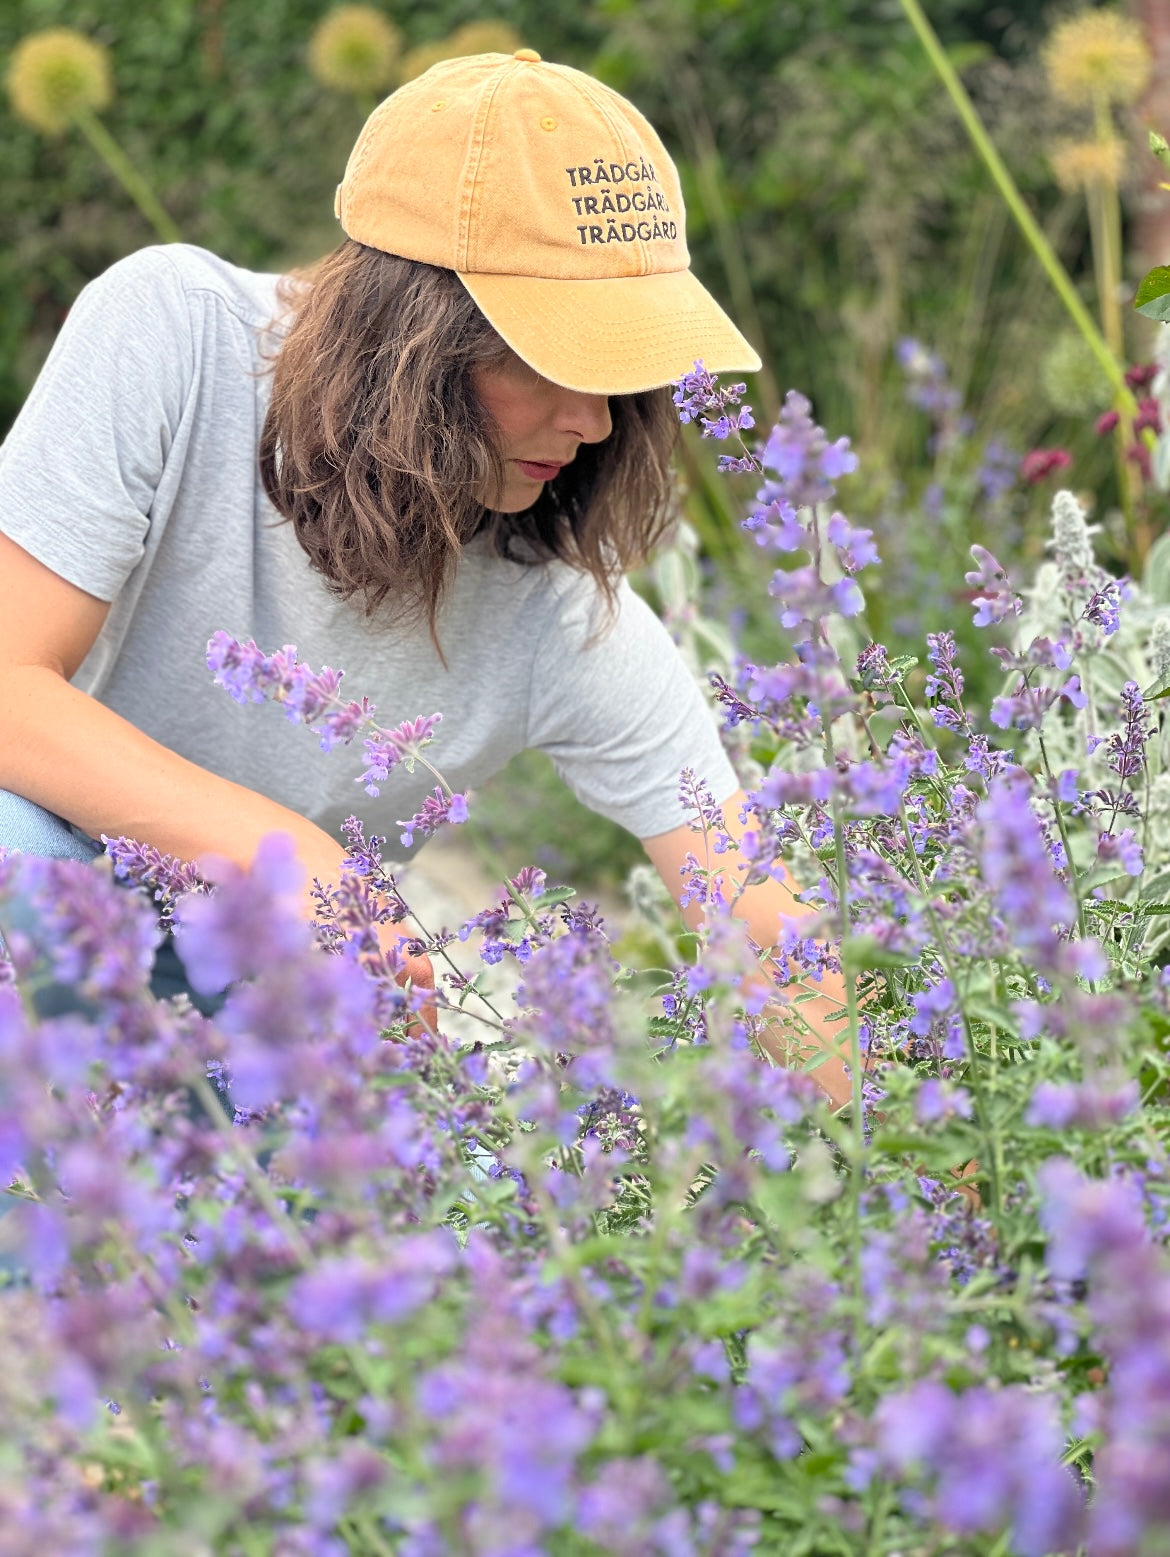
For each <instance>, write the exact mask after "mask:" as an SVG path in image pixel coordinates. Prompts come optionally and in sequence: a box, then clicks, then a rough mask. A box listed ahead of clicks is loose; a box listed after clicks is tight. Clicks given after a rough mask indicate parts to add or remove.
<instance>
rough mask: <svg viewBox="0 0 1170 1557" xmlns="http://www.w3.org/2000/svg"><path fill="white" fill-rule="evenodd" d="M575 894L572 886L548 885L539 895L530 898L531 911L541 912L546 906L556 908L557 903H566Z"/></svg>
mask: <svg viewBox="0 0 1170 1557" xmlns="http://www.w3.org/2000/svg"><path fill="white" fill-rule="evenodd" d="M576 896H577V894H576V892H575V890H574V889H573V888H572V887H549V888H548V890H547V891H545V892H542V893H541V894H540V896H539V897H534V898H533V899H532V912H533V913H534V914H542V913H544V911H545V909H546V908H556V907H557V906H558V905H559V904H561V903H567V902H568V901H569V899H570V898H571V897H576Z"/></svg>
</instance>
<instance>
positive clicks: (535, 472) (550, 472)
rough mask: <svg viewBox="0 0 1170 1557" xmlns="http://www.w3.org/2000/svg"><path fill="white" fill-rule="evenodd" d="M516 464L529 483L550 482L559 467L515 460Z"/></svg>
mask: <svg viewBox="0 0 1170 1557" xmlns="http://www.w3.org/2000/svg"><path fill="white" fill-rule="evenodd" d="M516 464H517V465H519V467H520V469H521V470H522V471H523V472H524V474H525V475H526V476H527V477H528V478H529V479H530V480H531V481H551V480H552V479H553V477H554V476H555V475H556V474H557V472H558V471H559V470H560V469H561V466H560V465H541V464H538V463H537V461H535V460H517V461H516Z"/></svg>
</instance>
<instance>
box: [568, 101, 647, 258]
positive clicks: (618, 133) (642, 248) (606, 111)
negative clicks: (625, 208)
mask: <svg viewBox="0 0 1170 1557" xmlns="http://www.w3.org/2000/svg"><path fill="white" fill-rule="evenodd" d="M596 85H597V83H596V82H593V81H590V80H589V79H588V77H586V79H585V80H584V81H583V82H582V83H581V91H582V93H583V94H584V96H586V97H587V98H588V99H589V101H590V102H591V103H592V104H593V106H594V108H595V109H596V110H597V112H598V113H599V114H600V115H601V117H602V118H603V119H604V120H605V121H606V123H607V124H608V125H609V127H610V130H611V131H612V132H613V135H614V138H615V139H616V140H617V142H618V144H619V145H620V146H621V148H622V152H623V154H624V156H625V157H626V158H628V157H629V152H630V143H629V141H628V140H627V139H626V137H625V134H624V133H623V127H622V124H621V121H620V120H619V119H618V117H617V115H616V114H614V113H613V111H612V108H611V106H610V104H609V102H608V101H607V99H606V97H605V94H604V92H598V91H595V90H594V89H595V87H596ZM638 152H639V155H643V152H642V148H641V146H639V148H638ZM638 252H639V255H640V257H641V260H642V271H641V274H642V275H643V276H649V275H652V274H653V269H652V267H651V264H650V248H649V245H648V244H647V242H646V240H645V239H644V238H639V239H638Z"/></svg>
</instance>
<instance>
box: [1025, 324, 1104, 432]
mask: <svg viewBox="0 0 1170 1557" xmlns="http://www.w3.org/2000/svg"><path fill="white" fill-rule="evenodd" d="M1040 382H1041V384H1042V386H1043V388H1044V397H1045V399H1046V400H1047V401H1048V404H1049V405H1050V406H1051V407H1052V409H1053V410H1054V411H1059V412H1061V413H1063V414H1064V415H1065V416H1092V415H1094V414H1095V413H1096V412H1098V411H1101V410H1103V409H1104V408H1105V406H1107V405H1108V404H1109V401H1110V398H1111V389H1110V384H1109V380H1108V379H1107V378H1106V377H1105V370H1104V369H1103V368H1102V366H1101V364H1100V363H1099V362H1098V361H1097V357H1096V354H1095V352H1094V351H1093V348H1092V347H1091V346H1090V345H1089V343H1088V341H1086V340H1085V338H1084V336H1083V335H1081V334H1079V332H1078V331H1076V330H1063V331H1062V332H1061V333H1060V334H1059V335H1058V336H1057V337H1056V339H1055V340H1054V341H1053V343H1052V345H1051V346H1050V347H1049V348H1048V350H1047V351H1046V352H1045V354H1044V357H1043V359H1042V360H1041V363H1040Z"/></svg>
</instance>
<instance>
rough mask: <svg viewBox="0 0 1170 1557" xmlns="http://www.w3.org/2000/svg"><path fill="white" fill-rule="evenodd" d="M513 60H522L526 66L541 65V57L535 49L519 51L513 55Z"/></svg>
mask: <svg viewBox="0 0 1170 1557" xmlns="http://www.w3.org/2000/svg"><path fill="white" fill-rule="evenodd" d="M512 58H513V59H522V60H523V61H524V63H525V64H526V65H539V64H540V55H539V54H538V53H537V52H536V50H535V49H517V50H516V52H515V54H513V55H512Z"/></svg>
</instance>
